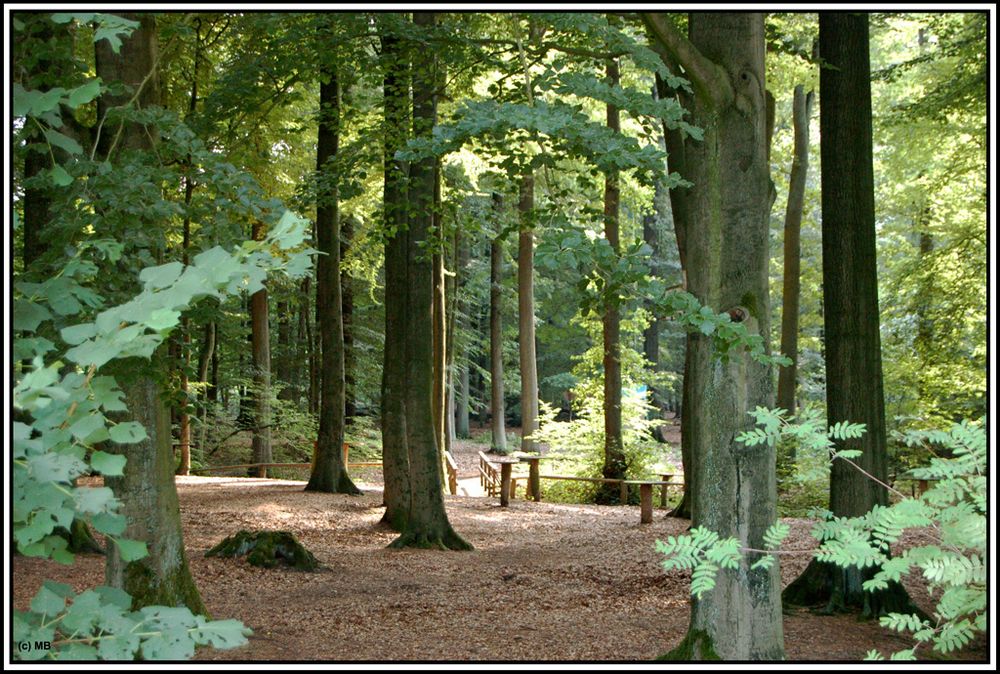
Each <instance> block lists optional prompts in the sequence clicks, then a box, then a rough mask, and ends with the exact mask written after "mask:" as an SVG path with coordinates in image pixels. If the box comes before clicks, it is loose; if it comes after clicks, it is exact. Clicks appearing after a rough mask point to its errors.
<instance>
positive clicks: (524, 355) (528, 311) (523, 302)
mask: <svg viewBox="0 0 1000 674" xmlns="http://www.w3.org/2000/svg"><path fill="white" fill-rule="evenodd" d="M534 208H535V177H534V175H532V174H531V173H528V174H527V175H525V176H524V177H523V178H522V179H521V198H520V199H519V201H518V204H517V210H518V214H519V216H520V218H521V225H520V232H519V234H518V238H517V327H518V333H517V335H518V354H519V357H520V365H521V451H522V452H529V453H534V452H537V451H538V443H537V442H535V441H534V440H533V439H531V437H530V436H531V435H532V434H533V433H534V432H535V431H537V430H538V362H537V359H536V357H535V263H534V257H535V230H534V225H533V224H532V211H533V210H534Z"/></svg>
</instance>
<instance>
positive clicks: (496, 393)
mask: <svg viewBox="0 0 1000 674" xmlns="http://www.w3.org/2000/svg"><path fill="white" fill-rule="evenodd" d="M501 204H502V202H501V199H500V195H499V194H496V193H494V195H493V207H494V208H493V209H494V212H495V213H496V214H497V218H498V220H499V217H500V211H501ZM497 229H498V230H499V229H501V227H500V226H499V224H498V225H497ZM502 299H503V239H502V238H501V237H500V234H499V233H498V234H497V235H496V236H494V237H493V240H492V241H491V243H490V416H491V419H490V430H491V431H492V442H491V445H490V451H491V452H497V453H499V454H506V453H507V427H506V423H505V422H506V420H505V417H506V411H505V409H504V399H503V395H504V392H503V313H502V308H501V305H502V302H501V300H502Z"/></svg>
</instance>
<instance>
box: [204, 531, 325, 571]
mask: <svg viewBox="0 0 1000 674" xmlns="http://www.w3.org/2000/svg"><path fill="white" fill-rule="evenodd" d="M241 555H246V556H247V561H248V562H250V564H252V565H253V566H260V567H263V568H265V569H273V568H274V567H276V566H278V565H279V564H281V565H284V566H290V567H292V568H293V569H297V570H299V571H315V570H316V569H317V568H319V562H317V561H316V558H315V557H314V556H313V554H312V553H311V552H309V551H308V550H306V549H305V548H304V547H303V546H302V544H301V543H299V542H298V541H297V540H296V539H295V536H293V535H292V534H291V532H288V531H257V532H253V533H251V532H249V531H246V530H243V531H240V532H239V533H237V534H234V535H233V536H229V537H227V538H225V539H224V540H223V541H222V542H221V543H219V544H218V545H216V546H215V547H214V548H212V549H211V550H209V551H208V552H206V553H205V556H206V557H239V556H241Z"/></svg>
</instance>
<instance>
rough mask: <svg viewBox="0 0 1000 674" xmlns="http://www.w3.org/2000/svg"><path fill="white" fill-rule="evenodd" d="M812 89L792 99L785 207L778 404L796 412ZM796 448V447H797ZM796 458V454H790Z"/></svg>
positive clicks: (798, 90)
mask: <svg viewBox="0 0 1000 674" xmlns="http://www.w3.org/2000/svg"><path fill="white" fill-rule="evenodd" d="M811 108H812V92H809V94H806V93H805V92H804V89H803V87H802V85H801V84H800V85H798V86H797V87H795V92H794V95H793V101H792V126H793V128H794V133H795V149H794V154H793V156H792V170H791V173H790V174H789V178H788V206H787V208H786V209H785V256H784V267H785V270H784V280H783V286H782V287H783V290H782V309H781V353H782V354H784V355H785V356H788V357H789V358H791V360H792V364H791V365H788V366H786V367H783V368H781V369H780V370H779V371H778V400H777V404H778V407H781V408H782V409H785V410H788V412H789V413H790V414H795V408H796V405H795V387H796V378H797V368H798V358H799V274H800V270H799V266H800V265H799V262H800V260H799V234H800V232H801V229H802V211H803V207H804V205H805V195H806V175H807V174H808V172H809V115H810V110H811ZM793 451H794V450H793ZM789 458H790V460H791V461H793V462H794V461H795V455H794V454H792V455H791V456H790V457H789Z"/></svg>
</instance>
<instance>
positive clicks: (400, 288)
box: [381, 34, 410, 531]
mask: <svg viewBox="0 0 1000 674" xmlns="http://www.w3.org/2000/svg"><path fill="white" fill-rule="evenodd" d="M381 42H382V61H383V63H384V66H383V68H384V80H383V91H384V101H385V103H384V106H385V112H384V119H385V122H384V123H385V127H384V133H383V137H384V139H385V146H384V153H383V172H384V175H385V187H384V192H383V204H384V208H385V226H386V230H387V232H386V239H385V265H384V268H385V350H384V351H383V360H382V392H381V395H382V404H381V408H382V417H381V430H382V475H383V482H384V485H385V486H384V491H383V499H384V501H385V513H384V514H383V516H382V521H383V522H384V523H385V524H387V525H388V526H390V527H391V528H393V529H394V530H395V531H403V530H404V528H405V527H406V520H407V517H409V512H410V478H409V474H410V459H409V453H408V450H407V440H406V408H405V397H404V391H403V386H404V383H405V381H406V363H407V340H406V314H407V310H406V308H407V302H406V283H407V277H408V273H407V266H408V262H407V254H406V251H407V248H408V247H409V241H408V237H409V235H408V225H407V194H406V174H407V167H406V165H405V164H403V163H402V162H400V161H398V160H396V158H395V154H396V151H397V150H398V149H399V148H400V147H402V146H403V145H404V144H405V143H406V140H407V138H408V137H409V133H408V131H407V120H408V118H409V115H408V113H407V108H408V107H409V100H410V98H409V91H410V70H409V61H408V56H407V55H406V54H405V53H404V52H403V50H402V46H401V45H400V41H399V40H398V39H397V38H396V37H395V36H393V35H389V34H383V35H382V36H381Z"/></svg>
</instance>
